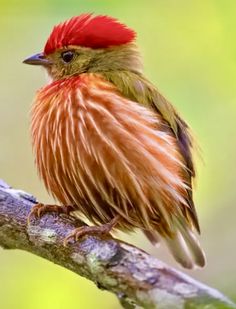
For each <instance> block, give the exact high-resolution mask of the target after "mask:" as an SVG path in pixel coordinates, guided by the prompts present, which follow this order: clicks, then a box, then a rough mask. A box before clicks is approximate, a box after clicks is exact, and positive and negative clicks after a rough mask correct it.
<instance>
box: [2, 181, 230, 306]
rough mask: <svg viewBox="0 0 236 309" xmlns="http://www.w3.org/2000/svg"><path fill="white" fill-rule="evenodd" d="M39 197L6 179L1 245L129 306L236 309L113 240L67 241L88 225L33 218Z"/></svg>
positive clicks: (73, 220)
mask: <svg viewBox="0 0 236 309" xmlns="http://www.w3.org/2000/svg"><path fill="white" fill-rule="evenodd" d="M35 203H36V199H35V198H34V197H33V196H32V195H30V194H28V193H25V192H24V191H22V190H15V189H12V188H11V187H9V186H8V185H7V184H6V183H4V182H3V181H0V246H2V247H3V248H5V249H21V250H25V251H29V252H31V253H33V254H36V255H38V256H41V257H43V258H45V259H47V260H49V261H52V262H54V263H56V264H58V265H61V266H63V267H65V268H67V269H69V270H71V271H73V272H75V273H77V274H78V275H80V276H83V277H86V278H88V279H89V280H91V281H93V282H94V283H95V284H96V285H97V286H98V288H100V289H104V290H107V291H110V292H112V293H114V294H115V295H116V296H117V297H118V299H119V301H120V303H121V305H122V306H123V307H124V308H147V309H149V308H158V309H171V308H173V309H174V308H177V309H187V308H191V309H194V308H202V309H203V308H211V309H214V308H216V309H217V308H236V305H235V304H234V303H233V302H231V301H230V300H229V299H228V298H227V297H225V296H224V295H223V294H221V293H220V292H218V291H216V290H214V289H212V288H210V287H208V286H206V285H204V284H202V283H200V282H198V281H196V280H194V279H192V278H191V277H189V276H187V275H185V274H184V273H182V272H180V271H177V270H175V269H173V268H171V267H169V266H168V265H166V264H165V263H163V262H161V261H159V260H158V259H156V258H154V257H152V256H150V255H149V254H147V253H146V252H144V251H142V250H141V249H138V248H136V247H134V246H132V245H129V244H127V243H124V242H122V241H119V240H117V239H114V238H112V237H109V236H106V237H98V236H85V237H83V238H81V239H80V240H79V241H78V242H76V243H71V244H70V245H69V246H67V247H65V246H64V245H63V240H64V239H65V237H66V236H67V235H68V234H69V233H71V232H72V231H73V229H74V228H75V227H78V226H81V225H84V223H83V222H82V221H80V220H78V219H76V218H74V217H72V216H68V215H64V214H63V215H57V214H53V213H50V214H45V215H44V216H43V217H42V218H41V219H33V220H31V224H30V225H28V224H27V217H28V214H29V213H30V210H31V208H32V207H33V206H34V205H35Z"/></svg>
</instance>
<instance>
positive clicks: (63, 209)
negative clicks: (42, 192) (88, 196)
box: [27, 203, 74, 225]
mask: <svg viewBox="0 0 236 309" xmlns="http://www.w3.org/2000/svg"><path fill="white" fill-rule="evenodd" d="M73 210H74V209H73V208H72V207H71V206H59V205H48V204H42V203H38V204H36V205H34V206H33V207H32V209H31V211H30V213H29V215H28V218H27V223H28V225H30V221H31V219H32V218H33V217H34V218H36V219H40V218H41V217H42V216H43V215H44V214H45V213H50V212H53V213H57V214H67V215H69V214H70V212H71V211H73Z"/></svg>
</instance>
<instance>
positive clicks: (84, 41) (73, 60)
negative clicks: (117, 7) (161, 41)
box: [24, 14, 142, 80]
mask: <svg viewBox="0 0 236 309" xmlns="http://www.w3.org/2000/svg"><path fill="white" fill-rule="evenodd" d="M135 36H136V34H135V32H134V31H133V30H132V29H129V28H128V27H126V26H125V25H124V24H122V23H120V22H119V21H118V20H116V19H115V18H112V17H108V16H104V15H98V16H94V15H92V14H82V15H80V16H76V17H73V18H71V19H69V20H67V21H65V22H63V23H60V24H59V25H57V26H55V27H54V28H53V30H52V32H51V34H50V36H49V38H48V40H47V42H46V45H45V47H44V51H43V52H42V53H39V54H36V55H33V56H31V57H29V58H27V59H26V60H24V63H27V64H33V65H42V66H43V67H45V68H46V69H47V71H48V73H49V75H50V76H51V77H52V78H53V80H58V79H61V78H65V77H67V76H71V75H76V74H81V73H85V72H105V71H106V72H107V71H116V70H117V71H121V70H128V71H129V70H131V71H134V72H140V71H141V68H142V66H141V63H140V59H139V53H138V51H137V47H136V45H135V43H134V40H135Z"/></svg>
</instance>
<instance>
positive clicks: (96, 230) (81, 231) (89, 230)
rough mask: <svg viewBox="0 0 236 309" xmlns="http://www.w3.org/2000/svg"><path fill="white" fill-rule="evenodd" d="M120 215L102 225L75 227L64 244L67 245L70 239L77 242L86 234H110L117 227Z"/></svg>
mask: <svg viewBox="0 0 236 309" xmlns="http://www.w3.org/2000/svg"><path fill="white" fill-rule="evenodd" d="M119 217H120V216H119V215H117V216H115V217H114V218H113V219H112V220H111V221H110V222H108V223H106V224H103V225H100V226H87V225H85V226H81V227H78V228H76V229H74V230H73V231H72V232H71V233H70V234H69V235H68V236H67V237H66V238H65V239H64V246H65V247H66V246H67V245H68V244H69V242H70V240H71V239H72V240H74V241H75V242H76V241H78V240H79V238H81V237H83V236H85V235H98V236H101V235H109V234H110V232H111V230H112V229H113V228H114V227H115V225H116V224H117V222H118V220H119Z"/></svg>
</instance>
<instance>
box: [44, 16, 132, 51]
mask: <svg viewBox="0 0 236 309" xmlns="http://www.w3.org/2000/svg"><path fill="white" fill-rule="evenodd" d="M134 38H135V32H134V31H133V30H131V29H129V28H128V27H126V26H125V25H123V24H122V23H120V22H118V21H117V20H116V19H115V18H112V17H109V16H105V15H98V16H94V15H92V14H82V15H80V16H76V17H73V18H71V19H70V20H67V21H65V22H63V23H61V24H59V25H57V26H55V27H54V29H53V31H52V33H51V34H50V36H49V38H48V40H47V43H46V45H45V48H44V53H45V54H46V55H47V54H50V53H53V52H54V51H55V50H56V49H58V48H62V47H67V46H70V45H77V46H83V47H90V48H107V47H109V46H117V45H121V44H126V43H130V42H132V41H133V40H134Z"/></svg>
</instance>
